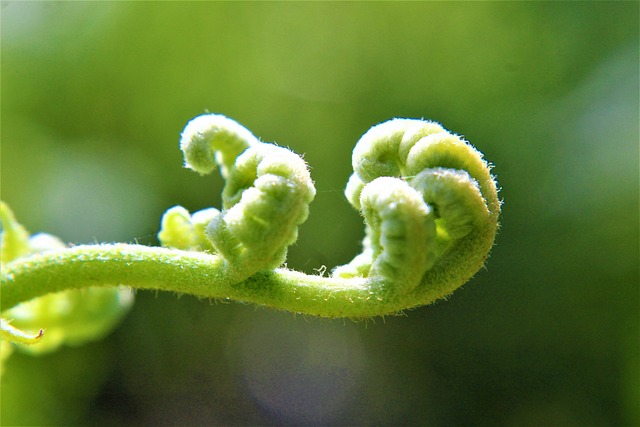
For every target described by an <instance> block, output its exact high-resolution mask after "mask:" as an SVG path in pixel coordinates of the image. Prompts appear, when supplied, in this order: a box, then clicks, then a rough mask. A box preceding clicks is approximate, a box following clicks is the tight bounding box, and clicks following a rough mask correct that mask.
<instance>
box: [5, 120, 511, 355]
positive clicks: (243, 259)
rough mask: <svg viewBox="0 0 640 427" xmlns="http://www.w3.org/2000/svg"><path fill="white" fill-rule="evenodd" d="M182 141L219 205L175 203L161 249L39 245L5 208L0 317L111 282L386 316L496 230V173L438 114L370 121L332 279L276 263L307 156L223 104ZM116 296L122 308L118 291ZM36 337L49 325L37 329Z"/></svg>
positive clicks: (300, 211) (287, 238) (295, 212)
mask: <svg viewBox="0 0 640 427" xmlns="http://www.w3.org/2000/svg"><path fill="white" fill-rule="evenodd" d="M180 148H181V150H182V151H183V154H184V161H185V166H186V167H187V168H190V169H193V170H194V171H196V172H198V173H200V174H207V173H211V172H213V171H214V170H215V169H219V171H220V174H221V176H222V178H223V179H224V180H225V187H224V190H223V193H222V204H223V205H222V208H221V209H220V210H218V209H215V208H209V209H205V210H202V211H199V212H195V213H194V214H190V213H189V212H188V211H187V210H186V209H184V208H182V207H180V206H176V207H173V208H171V209H169V210H168V211H167V212H166V213H165V215H164V217H163V219H162V225H161V230H160V232H159V233H158V237H159V240H160V242H161V243H162V245H163V247H162V248H152V247H146V246H141V245H130V244H102V245H83V246H75V247H70V248H69V247H64V246H60V245H58V246H56V247H52V248H48V250H46V251H34V250H30V249H29V245H28V235H27V234H25V233H26V232H24V233H22V234H23V236H22V238H16V237H15V231H11V230H15V227H16V225H15V224H17V223H15V222H14V220H13V218H12V215H10V214H8V213H5V214H4V215H3V217H2V220H3V224H4V233H3V236H2V245H3V248H2V249H3V250H2V262H3V265H2V274H1V280H2V281H1V291H2V306H1V310H2V313H3V318H9V319H11V318H13V317H15V316H13V312H14V310H16V309H19V308H20V306H18V307H16V306H17V305H18V304H20V303H23V302H27V301H30V300H33V299H35V298H38V297H42V296H44V295H47V294H49V293H53V292H59V291H68V290H71V289H80V288H90V289H96V287H98V288H97V289H105V287H109V289H114V292H115V290H117V289H118V288H117V286H119V285H126V286H130V287H133V288H138V289H158V290H167V291H174V292H179V293H186V294H192V295H195V296H198V297H204V298H223V299H232V300H238V301H243V302H251V303H256V304H259V305H263V306H267V307H272V308H276V309H281V310H288V311H292V312H297V313H304V314H310V315H316V316H322V317H349V318H363V317H371V316H381V315H386V314H393V313H397V312H400V311H402V310H405V309H409V308H413V307H416V306H420V305H425V304H430V303H432V302H433V301H435V300H437V299H439V298H443V297H446V296H447V295H449V294H450V293H451V292H453V291H454V290H455V289H457V288H458V287H460V286H461V285H463V284H464V283H466V282H467V281H468V280H469V279H470V278H471V277H472V276H473V275H474V274H475V273H476V272H477V271H478V270H479V269H480V268H481V267H482V266H483V265H484V262H485V260H486V258H487V255H488V253H489V250H490V249H491V247H492V245H493V242H494V238H495V235H496V231H497V229H498V217H499V214H500V201H499V199H498V194H497V186H496V181H495V179H494V177H493V176H492V175H491V172H490V165H489V164H488V163H487V162H486V161H485V160H484V159H483V156H482V154H481V153H480V152H479V151H477V150H476V149H475V148H473V147H472V146H471V145H470V144H469V143H467V142H466V141H464V140H463V139H461V138H460V137H458V136H456V135H454V134H451V133H449V132H448V131H446V130H445V129H444V128H443V127H441V126H440V125H439V124H437V123H434V122H431V121H424V120H415V119H393V120H389V121H387V122H384V123H381V124H379V125H377V126H374V127H373V128H371V129H370V130H369V131H368V132H366V133H365V134H364V135H363V136H362V138H361V139H360V140H359V141H358V143H357V145H356V147H355V148H354V150H353V159H352V164H353V170H354V172H353V175H352V176H351V178H350V179H349V182H348V184H347V187H346V190H345V194H346V197H347V199H348V201H349V202H350V203H351V205H352V206H353V207H354V208H355V209H357V210H359V211H360V213H361V214H362V216H363V218H364V223H365V228H366V230H365V238H364V241H363V251H362V253H361V254H359V255H357V256H356V257H355V258H354V259H353V260H352V261H351V262H350V263H348V264H346V265H343V266H339V267H337V268H335V269H334V270H333V273H332V275H331V276H330V277H321V276H319V275H307V274H304V273H300V272H297V271H293V270H289V269H286V268H281V266H282V265H283V263H284V262H285V259H286V254H287V250H288V247H289V246H290V245H291V244H292V243H294V242H295V241H296V239H297V235H298V226H299V225H300V224H301V223H302V222H304V221H305V220H306V218H307V216H308V214H309V204H310V203H311V201H312V200H313V198H314V196H315V188H314V186H313V182H312V180H311V176H310V174H309V170H308V167H307V165H306V163H305V162H304V161H303V160H302V158H301V157H299V156H298V155H297V154H295V153H293V152H292V151H290V150H288V149H286V148H282V147H278V146H276V145H274V144H269V143H264V142H261V141H260V140H258V138H256V137H255V136H254V135H253V134H252V133H251V132H250V131H249V130H247V129H246V128H244V127H243V126H241V125H240V124H238V123H237V122H235V121H233V120H231V119H229V118H227V117H224V116H222V115H217V114H206V115H202V116H199V117H196V118H195V119H193V120H191V121H190V122H189V123H188V124H187V126H186V128H185V129H184V131H183V133H182V138H181V141H180ZM3 206H4V205H3ZM3 209H4V210H5V212H10V211H8V208H7V207H6V206H4V207H3ZM25 236H26V237H25ZM25 242H27V243H25ZM117 292H121V291H120V290H118V291H117ZM117 292H116V294H117ZM116 294H113V295H111V296H112V297H113V296H115V295H116ZM117 295H120V294H117ZM112 303H113V304H114V306H115V305H119V306H121V307H128V305H127V304H128V302H125V303H123V302H122V299H121V298H112ZM107 311H108V310H107ZM121 311H124V308H123V309H122V310H120V311H118V313H120V312H121ZM33 318H34V319H37V316H35V315H34V316H33ZM27 323H28V322H27ZM5 324H6V325H9V324H8V323H6V322H4V321H3V335H2V336H3V338H5V339H7V340H9V341H15V342H18V341H19V339H18V336H20V334H19V333H18V332H13V331H14V330H15V328H13V327H11V328H12V329H10V330H9V329H8V328H9V326H7V330H8V331H9V332H7V331H5V330H4V329H5V328H4V325H5ZM32 327H33V330H35V331H38V330H39V329H40V328H41V327H46V325H40V326H36V325H35V324H34V325H32ZM12 333H13V334H14V335H15V339H12V338H11V336H12ZM35 335H36V336H37V335H38V333H37V332H36V334H35ZM34 340H35V339H34ZM44 340H46V333H45V338H44V339H40V338H37V341H44ZM36 345H38V344H36Z"/></svg>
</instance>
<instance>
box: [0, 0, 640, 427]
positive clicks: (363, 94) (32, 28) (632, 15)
mask: <svg viewBox="0 0 640 427" xmlns="http://www.w3.org/2000/svg"><path fill="white" fill-rule="evenodd" d="M1 7H2V9H1V13H2V22H1V24H2V30H1V31H2V34H1V40H2V51H1V55H2V57H1V66H2V69H1V78H2V81H1V83H2V87H1V89H2V93H1V95H2V99H1V101H2V110H1V117H0V118H1V121H2V135H1V136H2V172H1V173H2V175H1V177H2V198H3V199H4V200H6V201H7V202H8V203H9V204H10V205H11V206H12V207H13V209H14V211H15V212H16V215H17V216H18V218H20V220H21V222H23V223H24V224H25V225H26V226H27V227H28V228H30V229H32V230H34V231H37V230H43V231H47V232H50V233H53V234H55V235H58V236H61V237H63V238H64V239H65V240H67V241H70V242H72V243H91V242H95V241H134V240H137V241H139V242H141V243H145V244H155V243H156V241H155V237H154V235H155V233H156V231H157V229H158V226H159V220H160V217H161V214H162V212H163V211H164V210H165V209H167V208H168V207H170V206H173V205H176V204H180V205H183V206H185V207H187V208H188V209H189V210H198V209H201V208H205V207H207V206H219V205H220V198H219V196H218V194H219V192H220V188H221V180H220V179H216V178H215V177H213V178H212V177H206V178H202V177H199V176H198V175H197V174H194V173H192V172H189V171H187V170H184V169H182V168H181V164H182V159H181V155H180V152H179V150H178V138H179V132H180V131H181V129H182V128H183V126H184V124H185V123H186V122H187V121H188V120H189V119H190V118H192V117H194V116H196V115H198V114H201V113H203V112H205V111H212V112H219V113H223V114H225V115H227V116H229V117H232V118H234V119H236V120H238V121H239V122H240V123H242V124H243V125H245V126H247V127H248V128H249V129H251V130H252V131H253V132H254V133H255V134H256V135H259V136H260V137H261V138H262V139H264V140H266V141H275V142H277V143H279V144H281V145H286V146H289V147H291V148H292V149H294V150H295V151H296V152H298V153H305V160H307V161H308V162H309V163H310V165H311V166H312V167H313V169H312V176H313V178H314V180H315V181H316V186H317V188H318V190H319V192H318V196H317V198H316V200H315V201H314V202H313V204H312V205H311V215H310V218H309V220H308V221H307V222H306V223H305V224H304V225H303V226H302V227H301V230H300V238H299V241H298V244H297V245H296V246H294V247H292V248H291V250H290V255H289V260H288V265H289V266H290V267H294V268H298V269H302V270H305V271H307V272H312V271H313V269H319V268H321V267H322V266H323V265H326V266H327V267H329V268H331V267H333V266H335V265H339V264H342V263H344V262H346V261H348V260H349V259H350V258H351V256H352V255H353V254H355V253H356V252H358V242H359V240H360V239H361V237H362V232H363V227H362V225H361V220H360V218H359V217H358V215H357V214H356V213H355V212H353V211H352V210H351V209H350V207H349V206H348V203H347V202H346V200H345V199H344V196H343V194H342V188H343V187H344V184H345V183H346V179H347V177H348V176H349V174H350V172H351V167H350V154H351V149H352V147H353V145H354V144H355V142H356V140H357V138H358V137H359V136H360V135H361V134H362V133H364V132H365V131H366V130H367V129H368V128H369V127H370V126H372V125H374V124H376V123H378V122H380V121H383V120H386V119H388V118H391V117H394V116H401V117H425V118H429V119H433V120H436V121H440V122H442V123H443V125H444V126H445V127H447V128H448V129H452V130H454V131H456V132H458V133H461V134H463V135H464V136H465V137H466V139H468V140H469V141H471V142H472V143H473V144H475V145H476V146H477V147H478V148H480V149H481V150H482V151H483V152H484V153H485V155H486V157H487V158H488V159H489V160H491V161H492V162H494V163H495V165H496V167H495V169H494V172H495V173H496V174H497V176H498V179H499V182H500V184H501V185H502V186H503V187H504V189H503V191H502V193H501V194H502V197H503V198H504V200H505V205H504V216H503V220H502V224H503V225H502V231H501V234H500V235H499V237H498V242H497V246H496V247H495V248H494V251H493V253H492V257H491V258H490V260H489V263H488V268H487V271H483V272H481V273H480V274H478V275H477V277H476V278H475V279H474V280H473V281H472V282H471V283H470V284H468V285H467V286H466V287H465V288H464V289H463V290H462V291H459V292H457V293H456V294H455V296H453V297H452V298H451V300H450V301H448V302H443V303H439V304H436V305H435V306H433V307H425V308H422V309H419V310H415V311H412V312H410V313H408V316H406V317H394V318H386V319H384V320H382V319H376V320H375V321H371V322H366V323H352V322H342V321H331V322H329V321H320V320H317V319H309V318H302V317H295V316H292V315H290V314H285V313H278V312H271V311H266V310H262V309H256V308H254V307H251V306H242V305H239V304H221V303H219V302H218V303H212V304H209V303H208V302H206V301H204V302H203V301H198V300H196V299H194V298H186V297H185V298H181V299H178V298H176V296H175V295H168V294H161V295H157V296H156V295H154V294H152V293H140V294H139V295H138V296H137V300H138V302H137V304H136V306H135V308H134V309H133V311H132V313H131V314H130V315H129V317H128V318H127V319H126V320H125V322H124V323H123V325H122V327H121V328H120V329H118V330H117V332H116V333H114V334H113V335H111V336H110V337H109V338H107V339H105V340H103V341H100V342H97V343H94V344H89V345H86V346H83V347H79V348H77V349H65V350H63V351H60V352H57V353H54V354H50V355H46V356H42V357H31V356H27V355H23V354H14V355H13V356H12V357H11V358H10V359H9V360H8V361H7V362H6V365H5V372H4V374H3V380H2V381H3V382H2V399H1V405H2V407H1V409H2V420H1V421H2V424H5V425H25V424H32V425H33V424H61V425H69V424H85V425H86V424H91V425H155V424H171V425H205V424H206V425H230V424H231V425H233V424H236V425H244V424H253V425H255V424H292V425H299V424H369V425H370V424H377V425H389V424H407V425H429V426H431V425H433V426H441V425H476V426H493V425H504V426H528V425H531V426H538V425H563V426H572V425H574V426H607V425H637V424H638V423H640V420H639V416H638V401H639V400H640V394H639V392H638V377H639V375H640V372H639V369H638V364H639V359H638V357H639V356H638V342H639V341H638V324H639V319H638V309H639V307H638V279H639V269H638V259H639V253H638V233H639V230H638V224H639V221H638V208H639V207H638V182H639V177H638V157H639V156H638V113H639V111H638V63H639V61H638V36H639V34H638V7H639V6H638V3H637V2H606V3H605V2H603V3H600V2H584V3H583V2H551V3H550V2H545V3H530V2H523V3H503V2H474V3H466V2H463V3H458V2H452V3H333V2H330V3H217V2H215V3H209V2H203V3H199V2H196V3H181V2H166V3H164V2H163V3H159V2H154V3H147V2H136V3H134V2H97V3H91V2H13V1H5V2H2V6H1ZM3 351H4V350H3Z"/></svg>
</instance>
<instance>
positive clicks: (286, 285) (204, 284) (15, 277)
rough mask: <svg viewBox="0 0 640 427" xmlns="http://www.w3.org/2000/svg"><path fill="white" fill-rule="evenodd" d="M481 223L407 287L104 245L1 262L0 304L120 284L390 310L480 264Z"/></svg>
mask: <svg viewBox="0 0 640 427" xmlns="http://www.w3.org/2000/svg"><path fill="white" fill-rule="evenodd" d="M485 225H486V226H485V227H482V228H480V229H479V230H476V231H475V232H473V233H471V234H470V235H468V236H467V237H465V238H464V239H461V240H460V241H459V242H458V243H457V244H456V248H451V249H452V250H449V251H448V252H447V254H445V255H444V256H443V258H442V259H441V260H440V262H439V263H438V265H437V266H436V267H434V268H433V269H432V270H429V271H428V272H427V274H425V276H424V277H423V280H422V283H421V285H420V286H418V288H416V289H415V290H413V291H412V292H409V293H406V294H402V293H398V292H395V291H394V289H393V286H385V285H386V284H385V283H381V282H380V281H375V280H373V279H364V278H349V279H345V278H337V277H321V276H314V275H306V274H304V273H300V272H297V271H293V270H289V269H283V268H279V269H275V270H271V271H261V272H258V273H256V274H254V275H253V276H251V277H250V278H248V279H246V280H243V281H241V282H239V283H238V282H237V280H236V279H235V278H234V274H233V273H232V271H231V270H230V269H229V267H228V266H227V264H226V261H225V260H224V259H223V258H222V257H220V256H218V255H211V254H207V253H203V252H193V251H182V250H177V249H166V248H157V247H148V246H142V245H129V244H114V245H107V244H104V245H86V246H75V247H73V248H69V249H62V250H55V251H49V252H44V253H41V254H35V255H32V256H29V257H27V258H22V259H19V260H16V261H14V262H11V263H8V264H6V265H4V266H3V269H2V274H1V285H0V291H1V295H2V299H1V304H0V311H5V310H7V309H10V308H12V307H14V306H15V305H17V304H19V303H21V302H24V301H28V300H30V299H33V298H37V297H39V296H43V295H46V294H48V293H52V292H59V291H63V290H66V289H80V288H86V287H92V286H118V285H126V286H130V287H132V288H135V289H155V290H163V291H171V292H175V293H178V294H190V295H194V296H197V297H200V298H209V299H232V300H236V301H242V302H249V303H256V304H259V305H264V306H267V307H271V308H276V309H282V310H288V311H293V312H298V313H304V314H311V315H316V316H322V317H351V318H363V317H371V316H379V315H386V314H393V313H397V312H399V311H401V310H404V309H408V308H411V307H415V306H418V305H424V304H429V303H431V302H433V301H435V300H436V299H439V298H442V297H443V296H446V295H448V294H449V293H451V292H452V291H453V290H455V289H456V288H457V287H459V286H460V285H461V284H462V283H464V282H466V281H467V280H468V279H469V278H470V277H471V276H472V275H473V274H474V273H475V272H476V271H477V270H478V269H479V268H480V267H481V266H482V265H483V263H484V260H485V256H486V253H487V252H488V250H489V249H490V247H491V245H492V243H493V236H494V235H495V227H496V225H497V222H496V221H490V222H487V224H485ZM478 253H480V254H481V255H479V256H477V255H476V256H474V255H473V254H478ZM470 255H471V257H470Z"/></svg>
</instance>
